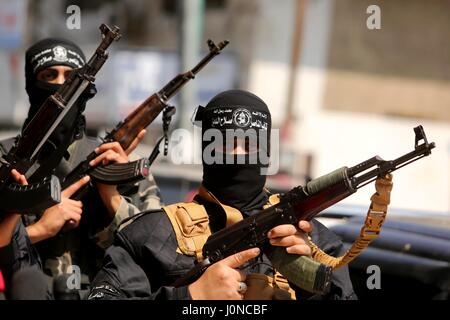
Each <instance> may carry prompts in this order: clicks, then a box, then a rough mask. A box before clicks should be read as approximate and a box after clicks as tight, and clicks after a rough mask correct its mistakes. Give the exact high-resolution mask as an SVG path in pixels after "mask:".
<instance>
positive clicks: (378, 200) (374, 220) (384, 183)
mask: <svg viewBox="0 0 450 320" xmlns="http://www.w3.org/2000/svg"><path fill="white" fill-rule="evenodd" d="M392 185H393V184H392V175H391V174H387V175H386V176H385V177H383V178H378V179H377V180H376V182H375V189H376V192H375V193H374V194H373V195H372V197H371V198H370V200H371V204H370V207H369V210H368V212H367V217H366V220H365V222H364V225H363V227H362V228H361V232H360V234H359V236H358V238H357V239H356V240H355V242H354V243H353V244H352V246H351V248H350V249H349V250H348V251H347V252H346V253H345V255H343V256H341V257H338V258H335V257H332V256H330V255H328V254H326V253H325V252H323V251H322V250H321V249H320V248H319V247H318V246H317V245H316V244H314V243H313V242H312V241H311V238H309V239H310V246H311V249H312V257H313V259H314V260H316V261H318V262H321V263H324V264H326V265H328V266H331V267H332V268H333V269H337V268H340V267H342V266H344V265H346V264H348V263H349V262H351V261H352V260H353V259H354V258H356V257H357V256H358V255H359V254H360V253H361V252H362V251H363V250H364V249H366V248H367V247H368V246H369V244H370V243H371V242H372V241H373V240H375V239H376V238H378V236H379V234H380V231H381V226H382V225H383V223H384V221H385V219H386V214H387V208H388V205H389V203H390V198H391V190H392Z"/></svg>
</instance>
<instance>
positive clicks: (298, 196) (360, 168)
mask: <svg viewBox="0 0 450 320" xmlns="http://www.w3.org/2000/svg"><path fill="white" fill-rule="evenodd" d="M414 132H415V146H414V151H411V152H409V153H407V154H405V155H403V156H401V157H399V158H397V159H395V160H383V159H382V158H380V157H379V156H375V157H373V158H370V159H368V160H366V161H364V162H361V163H360V164H357V165H356V166H354V167H350V168H348V167H343V168H340V169H337V170H335V171H333V172H331V173H329V174H327V175H324V176H322V177H319V178H317V179H314V180H312V181H310V182H308V183H307V184H306V186H304V187H303V186H298V187H295V188H294V189H292V190H290V191H289V192H287V193H285V194H283V195H281V196H280V202H279V203H278V204H276V205H273V206H271V207H269V208H267V209H264V210H262V211H261V212H259V213H258V214H256V215H252V216H251V217H248V218H246V219H243V220H241V221H240V222H237V223H236V224H234V225H232V226H230V227H227V228H225V229H222V230H220V231H218V232H216V233H214V234H212V235H211V236H209V238H208V240H207V241H206V243H205V245H204V246H203V257H204V258H205V259H204V260H203V261H202V262H200V263H198V264H197V265H196V266H195V267H194V268H192V269H191V270H190V271H189V272H188V273H187V274H186V275H185V276H184V277H182V278H180V279H178V280H177V281H176V282H175V283H174V286H177V287H178V286H183V285H188V284H190V283H192V282H193V281H195V280H196V279H197V278H199V277H200V276H201V274H202V273H203V272H204V271H205V270H206V268H208V267H209V266H210V265H211V264H213V263H215V262H218V261H220V260H222V259H224V258H226V257H228V256H230V255H232V254H234V253H237V252H239V251H243V250H246V249H249V248H253V247H261V248H262V249H263V251H265V252H266V253H268V256H269V258H271V260H272V264H273V265H274V266H275V267H276V268H277V269H278V270H280V272H281V273H282V274H283V275H284V276H286V277H287V278H288V279H289V280H290V281H291V282H293V283H294V284H296V285H298V286H299V287H301V288H303V289H305V290H308V291H310V292H315V293H323V292H326V290H327V289H328V287H329V284H330V277H331V271H332V268H331V267H330V266H329V265H325V264H322V263H318V262H317V261H314V260H312V259H311V258H309V257H305V256H300V257H299V256H296V255H289V254H287V253H286V252H285V250H284V249H283V248H279V247H272V246H270V245H268V242H267V233H268V232H269V231H270V230H271V229H272V228H274V227H276V226H278V225H282V224H294V225H297V224H298V222H299V221H300V220H311V219H312V218H313V217H315V216H316V215H317V214H318V213H320V212H321V211H322V210H324V209H326V208H328V207H330V206H332V205H334V204H336V203H337V202H339V201H341V200H343V199H345V198H347V197H348V196H350V195H351V194H352V193H355V192H356V191H357V190H358V189H359V188H361V187H363V186H365V185H367V184H369V183H371V182H373V181H374V180H376V179H377V178H378V177H385V176H386V175H387V174H389V173H391V172H393V171H395V170H397V169H400V168H401V167H403V166H406V165H408V164H410V163H411V162H414V161H416V160H418V159H420V158H423V157H425V156H428V155H430V154H431V149H433V148H434V147H435V144H434V142H432V143H428V141H427V138H426V136H425V132H424V130H423V128H422V126H418V127H416V128H414ZM421 140H423V143H422V144H419V141H421ZM266 250H267V251H266ZM280 252H284V255H283V254H282V255H280ZM274 258H275V259H274ZM352 258H354V256H353V257H352ZM296 259H297V260H296ZM294 260H295V261H294ZM293 266H294V267H295V268H296V270H293ZM285 273H288V274H285Z"/></svg>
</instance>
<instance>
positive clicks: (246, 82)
mask: <svg viewBox="0 0 450 320" xmlns="http://www.w3.org/2000/svg"><path fill="white" fill-rule="evenodd" d="M70 5H77V6H79V8H80V9H81V28H80V29H74V30H69V29H68V28H67V25H66V22H67V19H68V18H69V17H70V16H71V13H67V12H66V10H67V8H68V6H70ZM370 5H377V6H379V8H380V9H381V29H374V30H371V29H369V28H368V27H367V24H366V22H367V20H368V18H369V17H370V16H371V13H367V8H368V7H369V6H370ZM449 13H450V2H449V1H447V0H434V1H423V0H390V1H387V0H385V1H381V0H339V1H336V0H335V1H333V0H279V1H273V0H245V1H242V0H185V1H181V0H124V1H114V0H110V1H93V0H89V1H87V0H80V1H60V0H40V1H31V0H28V1H27V0H0V74H1V76H0V95H1V108H0V123H1V128H2V129H3V133H2V136H7V135H11V134H15V133H17V131H18V129H19V127H20V125H21V123H22V122H23V120H24V119H25V116H26V113H27V109H28V103H27V97H26V94H25V90H24V71H23V65H24V62H23V58H24V50H25V49H26V48H27V47H28V46H29V45H31V44H32V43H33V42H34V41H36V40H39V39H41V38H44V37H48V36H53V37H65V38H69V39H71V40H73V41H75V42H77V43H78V44H79V45H80V46H81V47H82V48H83V49H84V50H85V53H86V55H87V56H90V54H91V53H92V52H93V50H94V48H95V46H96V44H97V43H98V42H99V36H100V33H99V31H98V26H99V25H100V24H101V23H108V24H115V25H118V26H119V27H120V28H121V31H122V33H123V38H122V39H121V40H120V42H118V43H115V44H113V45H112V47H111V53H110V60H109V61H108V62H107V64H106V65H105V67H104V68H103V69H102V70H101V72H100V73H99V76H98V80H97V82H96V83H97V88H98V94H97V96H96V97H95V98H94V100H92V102H90V104H89V105H88V111H87V119H88V125H89V127H90V129H91V131H93V132H96V131H98V132H100V133H101V132H103V130H107V129H108V128H111V127H112V126H114V125H115V124H116V123H117V122H118V121H119V120H121V119H122V118H124V117H125V116H126V115H127V114H128V113H129V112H130V111H131V110H132V109H133V108H134V107H136V105H138V104H139V102H142V101H143V100H144V99H145V98H146V97H147V96H149V95H150V94H151V93H153V92H155V91H156V90H158V89H159V88H161V87H162V86H163V85H164V84H165V83H166V82H167V81H169V80H170V79H171V78H172V77H174V76H175V75H176V74H177V73H178V72H180V71H182V70H186V68H188V67H189V68H191V67H193V66H194V65H195V63H196V62H197V61H199V59H200V57H201V56H202V55H203V54H204V53H205V52H206V50H207V46H206V40H207V39H213V40H214V41H216V42H219V41H221V40H224V39H228V40H230V44H229V45H228V47H226V48H225V50H224V52H223V53H222V54H221V55H220V56H218V57H217V58H215V59H214V60H213V61H212V62H211V63H210V64H209V65H208V66H207V67H206V68H205V69H204V70H203V71H201V73H200V74H199V75H198V77H197V78H196V79H195V80H194V81H191V82H190V83H188V85H187V86H186V87H185V88H184V89H183V92H182V94H180V95H179V96H177V97H176V98H175V99H174V100H173V101H172V103H173V104H174V105H176V106H177V116H176V123H175V126H174V127H173V129H175V128H177V127H184V128H187V129H189V130H192V127H191V126H190V122H189V119H190V117H191V115H192V113H193V111H194V109H195V107H196V106H197V105H198V104H204V103H206V102H207V101H208V100H209V99H210V98H212V97H213V96H214V95H215V94H217V93H219V92H220V91H222V90H226V89H230V88H241V89H247V90H250V91H252V92H254V93H255V94H257V95H259V96H260V97H261V98H263V100H265V101H266V102H267V103H268V105H269V107H270V109H271V112H272V116H273V122H274V127H275V128H279V129H280V135H279V136H280V146H279V154H277V156H278V157H279V159H280V170H279V173H278V174H277V175H274V176H271V177H270V180H269V182H270V186H271V187H272V188H274V189H276V190H287V189H289V188H291V187H293V186H295V185H297V184H302V183H304V182H305V180H306V179H308V178H314V177H317V176H319V175H322V174H325V173H328V172H330V171H332V170H333V169H335V168H338V167H341V166H343V165H348V166H352V165H355V164H357V163H359V162H361V161H363V160H366V159H368V158H370V157H372V156H374V155H376V154H378V155H380V156H381V157H383V158H386V159H391V158H396V157H398V156H400V155H403V154H405V153H407V152H409V151H411V150H412V149H413V147H414V133H413V127H415V126H417V125H419V124H422V125H423V126H424V128H425V131H426V133H427V135H428V138H429V140H431V141H435V142H436V145H437V147H436V148H435V149H434V150H433V154H432V155H431V156H430V157H428V158H425V159H423V160H421V161H419V162H416V163H414V164H412V165H410V166H408V167H405V168H404V169H402V170H400V171H398V172H396V173H395V174H394V182H395V186H394V190H393V195H392V207H393V209H394V211H395V210H397V211H398V212H409V213H411V212H420V214H426V213H436V214H438V215H442V216H450V126H449V123H450V63H449V59H450V42H449V39H450V37H449V30H450V19H449V18H450V17H449ZM160 123H161V122H160V120H159V122H157V123H154V124H152V126H151V128H150V133H149V134H148V136H147V140H146V143H147V144H148V147H145V146H144V147H142V148H141V150H140V151H141V152H143V153H147V152H150V150H151V147H150V146H151V145H152V143H153V142H154V141H155V139H156V138H157V137H158V136H159V135H160V134H161V128H160V127H161V126H160ZM171 147H172V149H173V148H178V149H177V150H180V149H179V148H180V147H183V149H182V152H183V153H184V154H186V153H192V152H195V143H194V142H193V141H178V143H177V142H176V141H175V142H172V143H171ZM197 151H198V150H197ZM172 160H173V157H172V158H171V157H168V158H163V157H162V156H161V157H160V158H159V160H158V162H157V163H156V164H155V166H154V167H153V171H154V174H155V175H156V177H157V179H158V182H159V183H160V185H161V186H162V189H163V197H164V199H165V200H166V202H173V201H178V200H181V199H184V197H185V196H186V194H187V193H188V192H189V191H190V190H192V189H193V188H195V186H196V185H198V183H199V181H200V180H201V167H200V166H199V165H189V164H185V165H175V164H173V161H172ZM373 192H374V190H373V187H371V186H368V187H366V188H364V189H362V190H360V191H359V192H358V193H357V194H356V195H353V196H351V197H350V198H349V199H346V200H345V201H343V205H346V206H349V208H350V207H352V208H353V209H354V208H357V210H360V211H361V212H362V213H364V211H365V209H364V208H365V207H367V204H368V203H369V197H370V195H371V194H372V193H373Z"/></svg>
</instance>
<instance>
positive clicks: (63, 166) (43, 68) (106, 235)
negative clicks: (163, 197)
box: [0, 38, 160, 298]
mask: <svg viewBox="0 0 450 320" xmlns="http://www.w3.org/2000/svg"><path fill="white" fill-rule="evenodd" d="M85 61H86V58H85V56H84V54H83V52H82V50H81V49H80V48H79V47H78V46H77V45H76V44H74V43H73V42H71V41H68V40H64V39H54V38H49V39H44V40H41V41H39V42H37V43H36V44H34V45H33V46H31V47H30V48H29V49H28V50H27V51H26V55H25V78H26V91H27V94H28V97H29V100H30V109H29V112H28V116H27V118H26V120H25V122H24V125H23V128H25V127H26V126H27V124H28V123H29V122H30V121H31V119H32V118H33V117H34V115H35V114H36V113H37V111H38V110H39V108H40V106H41V105H42V104H43V103H44V101H45V100H46V99H47V98H48V97H49V96H50V95H52V94H54V93H55V92H56V91H57V90H58V89H59V88H60V87H61V85H62V84H63V83H64V81H65V79H66V78H67V76H68V75H69V73H70V72H71V71H72V70H73V69H76V68H80V67H82V66H83V65H84V64H85ZM95 94H96V89H95V87H94V86H90V87H88V88H87V89H86V90H85V92H84V93H83V94H82V95H81V97H80V98H79V99H78V100H77V101H76V103H75V105H74V106H73V107H72V109H71V110H70V111H69V112H68V114H67V115H66V116H65V117H64V119H63V120H62V121H61V123H60V124H59V125H58V127H57V128H56V129H55V131H54V132H53V133H52V134H51V136H50V137H49V139H48V141H47V142H46V143H45V145H44V146H43V148H42V151H41V153H40V155H39V159H38V161H37V165H36V166H34V167H32V168H31V169H30V170H29V172H28V173H27V174H26V176H27V179H28V182H36V181H40V180H41V179H42V178H43V177H45V176H48V175H50V174H56V175H57V176H58V177H59V178H61V179H62V178H64V177H65V176H66V175H67V174H68V173H69V172H70V171H71V170H72V169H73V168H75V167H76V165H77V164H78V163H79V162H80V161H83V160H85V159H86V156H87V155H88V154H89V153H90V152H92V151H93V150H94V149H95V148H96V147H97V146H98V145H99V144H100V141H99V140H98V139H96V138H91V137H87V135H86V120H85V117H84V115H83V112H84V110H85V106H86V102H87V101H88V100H89V99H91V98H92V97H93V96H94V95H95ZM144 134H145V131H144V130H143V131H142V132H141V133H140V135H139V137H138V138H136V139H135V141H134V142H133V144H132V146H131V147H130V148H129V149H128V150H123V149H122V148H121V146H120V144H119V143H106V144H103V145H101V146H100V147H98V148H97V149H95V150H96V152H97V153H98V157H97V158H96V159H94V160H93V161H92V162H91V165H96V164H100V163H103V164H107V163H109V162H118V163H124V162H128V161H129V155H130V158H131V157H136V156H134V155H131V154H130V153H131V152H132V151H133V150H134V149H135V148H136V146H137V145H138V143H139V142H140V141H141V140H142V139H143V136H144ZM13 143H14V139H7V140H4V141H1V143H0V151H1V152H2V153H6V152H7V151H8V150H9V148H10V147H11V146H12V144H13ZM133 160H134V159H133ZM87 183H89V177H84V178H82V179H80V180H79V181H77V182H75V183H74V184H73V185H72V186H69V187H68V188H67V189H65V190H63V191H62V193H61V198H62V201H61V203H60V204H58V205H55V206H54V207H51V208H49V209H47V210H46V211H44V212H36V214H35V215H31V216H28V215H27V216H24V224H25V225H26V231H27V236H28V237H29V240H31V243H33V244H35V245H36V248H37V249H38V252H39V254H40V256H41V258H42V264H43V269H44V271H46V272H47V273H48V274H49V275H50V276H52V277H53V278H54V279H55V283H54V287H55V290H57V291H58V290H59V291H62V292H60V293H61V294H63V295H64V294H66V293H67V292H66V291H70V290H69V288H68V286H67V285H66V282H67V281H66V280H67V278H68V277H70V276H71V275H72V272H75V273H77V271H80V273H77V275H76V276H78V277H80V276H81V281H78V282H77V281H76V282H75V285H74V286H72V287H71V288H75V289H80V287H81V289H84V291H85V292H87V291H86V290H87V286H88V283H89V279H91V278H92V277H93V275H95V273H96V271H97V269H98V259H101V258H102V256H103V250H104V249H105V248H106V247H108V246H109V245H110V244H111V242H112V235H113V233H114V231H115V229H116V227H117V226H118V225H119V224H120V222H121V221H122V220H123V219H125V218H128V217H130V216H132V215H134V214H136V213H138V212H140V211H142V210H148V209H155V208H160V198H159V190H158V188H157V186H156V184H155V183H154V180H153V177H152V175H149V176H148V178H147V180H145V181H143V182H141V183H139V184H136V185H132V186H123V187H124V189H126V190H127V191H126V192H122V194H121V193H119V191H118V187H117V186H109V185H102V184H92V185H90V186H89V191H88V192H87V193H86V194H85V195H84V196H83V198H82V199H81V201H78V200H72V199H70V197H71V196H72V195H73V194H74V193H75V192H76V191H77V190H79V188H81V187H82V186H84V185H85V184H87ZM125 187H126V188H125ZM81 217H83V219H81ZM18 228H19V226H18ZM21 251H26V248H25V249H23V250H21V249H20V248H18V250H16V254H17V260H20V257H23V254H21V253H20V252H21ZM22 253H23V252H22ZM26 260H27V259H25V261H24V265H26V264H27V263H28V262H27V261H26ZM77 280H79V279H77ZM80 282H81V284H80ZM58 283H59V284H61V285H59V284H58ZM71 292H72V293H74V297H75V298H79V297H80V293H81V292H82V291H77V290H74V291H71ZM58 294H59V293H58V292H55V296H58Z"/></svg>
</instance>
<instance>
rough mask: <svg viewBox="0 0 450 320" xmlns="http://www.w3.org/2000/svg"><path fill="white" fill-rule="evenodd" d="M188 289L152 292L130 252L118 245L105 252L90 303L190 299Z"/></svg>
mask: <svg viewBox="0 0 450 320" xmlns="http://www.w3.org/2000/svg"><path fill="white" fill-rule="evenodd" d="M190 298H191V297H190V294H189V291H188V290H187V287H180V288H174V287H161V288H159V290H158V291H156V292H153V293H152V291H151V286H150V283H149V281H148V278H147V275H146V274H145V272H144V270H143V269H142V268H141V267H140V266H139V265H138V264H137V263H136V262H135V261H134V259H133V258H132V257H131V255H130V253H129V252H127V251H126V250H125V249H124V248H123V247H121V246H118V245H113V246H111V247H110V248H109V249H108V250H107V251H106V255H105V259H104V263H103V267H102V269H101V270H100V272H99V273H98V274H97V276H96V277H95V279H94V281H93V282H92V290H91V293H90V295H89V299H90V300H99V299H149V300H186V299H190Z"/></svg>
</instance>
